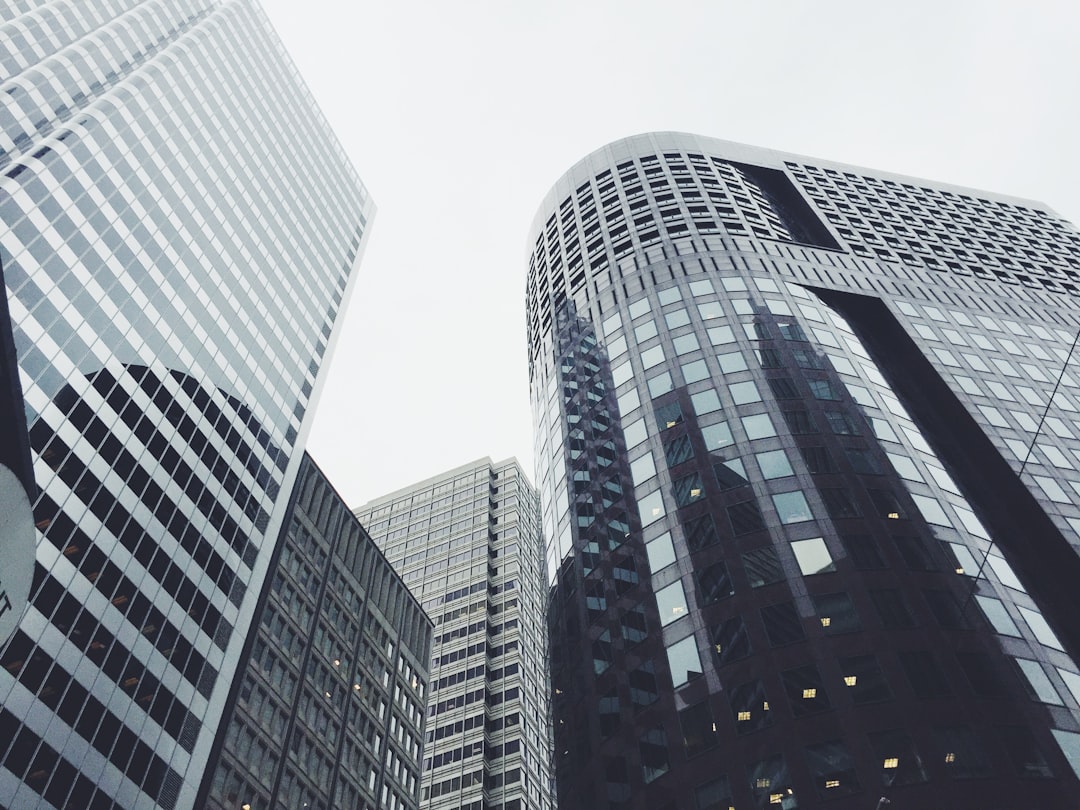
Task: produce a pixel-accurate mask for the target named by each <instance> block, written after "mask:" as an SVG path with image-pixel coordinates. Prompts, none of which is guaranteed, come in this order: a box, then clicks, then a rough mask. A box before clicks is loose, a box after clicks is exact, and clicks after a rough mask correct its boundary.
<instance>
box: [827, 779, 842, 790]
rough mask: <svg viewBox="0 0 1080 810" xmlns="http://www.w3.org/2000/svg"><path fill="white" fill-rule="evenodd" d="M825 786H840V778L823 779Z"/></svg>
mask: <svg viewBox="0 0 1080 810" xmlns="http://www.w3.org/2000/svg"><path fill="white" fill-rule="evenodd" d="M825 787H827V788H834V787H840V780H839V779H826V780H825Z"/></svg>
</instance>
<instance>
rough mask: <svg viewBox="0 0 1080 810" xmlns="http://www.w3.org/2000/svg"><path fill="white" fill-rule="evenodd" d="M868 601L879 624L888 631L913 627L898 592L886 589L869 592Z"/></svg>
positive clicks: (902, 598) (906, 607)
mask: <svg viewBox="0 0 1080 810" xmlns="http://www.w3.org/2000/svg"><path fill="white" fill-rule="evenodd" d="M870 600H871V601H872V602H873V603H874V608H875V609H876V610H877V613H878V616H879V617H880V618H881V623H882V624H883V625H884V626H885V627H886V628H889V629H897V628H903V627H914V626H915V619H914V618H913V617H912V615H911V611H910V610H908V606H907V603H906V602H905V601H904V596H903V594H902V593H900V591H898V590H894V589H891V588H886V589H882V590H877V591H870Z"/></svg>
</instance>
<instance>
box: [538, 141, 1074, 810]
mask: <svg viewBox="0 0 1080 810" xmlns="http://www.w3.org/2000/svg"><path fill="white" fill-rule="evenodd" d="M531 240H532V242H531V245H532V255H531V257H530V260H529V274H528V281H527V319H528V331H529V359H530V371H531V390H532V398H533V407H534V418H535V424H536V441H537V447H536V458H537V467H538V472H537V479H538V485H539V488H540V495H541V504H542V523H543V526H544V533H545V536H546V537H547V542H548V547H547V556H548V571H549V573H550V575H551V585H552V596H551V607H550V615H549V622H550V626H551V639H552V641H551V659H552V672H553V675H552V677H553V695H554V696H553V714H554V729H555V761H556V772H557V776H558V786H559V796H558V798H559V803H560V806H562V807H563V809H564V810H568V809H569V808H575V807H582V808H586V807H588V808H597V807H608V808H612V810H615V809H616V808H619V810H622V808H645V807H648V808H665V809H666V808H684V810H689V809H690V808H700V809H701V810H704V809H705V808H729V807H739V808H742V807H762V808H764V807H770V806H779V807H784V808H793V807H817V806H821V807H826V806H828V807H837V808H865V807H873V806H875V805H876V804H877V803H878V802H879V801H880V800H882V799H887V800H889V801H891V802H892V806H895V807H927V808H937V807H941V808H946V807H948V808H959V807H972V808H974V807H984V806H994V807H998V806H1000V807H1013V806H1015V807H1026V806H1039V807H1063V806H1069V805H1071V804H1072V803H1075V802H1076V800H1077V797H1078V796H1080V783H1078V781H1077V771H1078V770H1080V725H1078V720H1080V704H1078V699H1080V674H1078V673H1080V669H1078V667H1077V664H1076V660H1077V659H1076V656H1077V654H1078V653H1080V623H1077V621H1076V613H1075V598H1074V596H1073V594H1074V593H1075V582H1076V581H1077V577H1078V576H1080V557H1078V556H1077V550H1078V548H1080V534H1078V531H1080V472H1078V465H1080V416H1078V414H1080V410H1078V409H1080V361H1078V360H1077V358H1076V357H1075V356H1074V355H1073V351H1072V347H1074V346H1075V339H1076V335H1077V331H1078V328H1080V315H1078V310H1077V307H1076V296H1077V294H1078V292H1080V287H1078V286H1077V285H1078V282H1080V234H1078V233H1077V231H1076V230H1075V228H1073V227H1072V226H1071V225H1070V224H1069V223H1067V222H1064V221H1063V220H1061V218H1060V217H1058V216H1056V215H1055V214H1054V213H1053V212H1052V211H1049V210H1048V209H1046V208H1045V207H1044V206H1042V205H1040V204H1037V203H1032V202H1029V201H1025V200H1017V199H1013V198H1008V197H1003V196H1001V195H993V194H988V193H985V192H980V191H972V190H970V189H963V188H956V187H951V186H948V185H944V184H941V183H936V182H930V181H925V180H914V179H911V178H906V177H900V176H895V175H889V174H887V173H882V172H877V171H869V170H866V169H859V168H855V167H850V166H845V165H842V164H836V163H831V162H826V161H819V160H814V159H809V158H803V157H799V156H794V155H788V154H783V153H778V152H773V151H769V150H765V149H757V148H753V147H748V146H742V145H739V144H732V143H728V142H724V141H719V140H715V139H710V138H703V137H697V136H693V135H685V134H678V133H658V134H651V135H642V136H637V137H633V138H628V139H625V140H622V141H618V142H616V143H613V144H611V145H609V146H606V147H604V148H602V149H600V150H598V151H596V152H594V153H593V154H591V155H589V156H588V157H586V158H585V159H584V160H582V161H581V162H580V163H578V164H577V165H575V166H574V167H573V168H572V169H570V171H569V172H567V174H566V175H564V176H563V177H562V178H561V179H560V180H559V181H558V183H557V184H556V185H555V187H554V189H553V190H552V191H551V192H550V194H549V195H548V197H547V199H546V200H545V201H544V203H543V205H542V207H541V209H540V212H539V214H538V216H537V218H536V220H535V222H534V225H533V230H532V234H531ZM877 806H881V805H877Z"/></svg>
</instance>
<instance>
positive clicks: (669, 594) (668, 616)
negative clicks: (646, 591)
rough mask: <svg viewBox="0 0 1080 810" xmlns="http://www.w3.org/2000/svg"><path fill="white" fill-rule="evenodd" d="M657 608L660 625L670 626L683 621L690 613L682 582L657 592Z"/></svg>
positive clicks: (674, 583)
mask: <svg viewBox="0 0 1080 810" xmlns="http://www.w3.org/2000/svg"><path fill="white" fill-rule="evenodd" d="M656 608H657V610H658V611H659V612H660V624H662V625H668V624H671V623H672V622H673V621H676V620H678V619H681V618H682V617H683V616H685V615H686V614H687V612H688V608H687V606H686V592H685V591H684V590H683V586H682V582H680V581H679V580H676V581H675V582H673V583H671V584H670V585H668V586H667V587H666V588H661V589H660V590H659V591H657V592H656Z"/></svg>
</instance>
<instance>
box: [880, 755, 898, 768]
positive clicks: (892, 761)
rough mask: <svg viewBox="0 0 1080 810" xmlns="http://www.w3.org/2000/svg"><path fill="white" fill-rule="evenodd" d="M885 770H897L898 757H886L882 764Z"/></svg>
mask: <svg viewBox="0 0 1080 810" xmlns="http://www.w3.org/2000/svg"><path fill="white" fill-rule="evenodd" d="M882 767H885V768H899V767H900V757H886V759H885V762H884V763H883V764H882Z"/></svg>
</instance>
